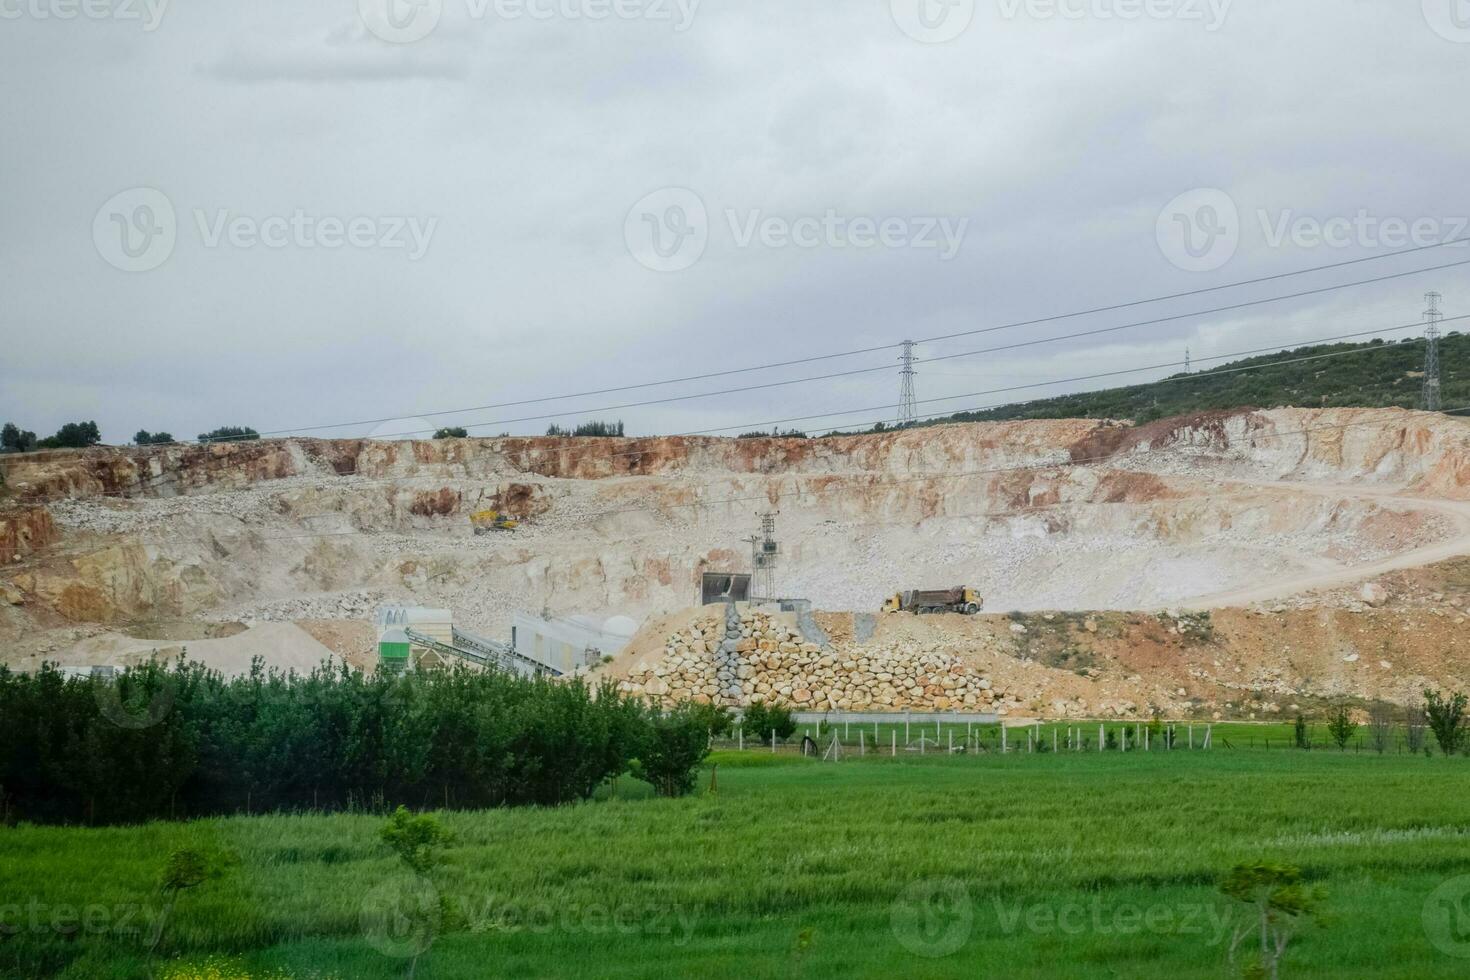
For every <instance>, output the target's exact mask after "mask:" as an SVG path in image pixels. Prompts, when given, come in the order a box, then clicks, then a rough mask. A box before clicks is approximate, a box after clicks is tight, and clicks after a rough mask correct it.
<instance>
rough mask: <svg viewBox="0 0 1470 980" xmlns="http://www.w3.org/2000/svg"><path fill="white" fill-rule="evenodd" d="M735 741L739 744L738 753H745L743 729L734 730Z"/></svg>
mask: <svg viewBox="0 0 1470 980" xmlns="http://www.w3.org/2000/svg"><path fill="white" fill-rule="evenodd" d="M735 739H736V741H737V742H738V743H739V744H740V751H741V752H744V751H745V729H744V728H737V729H735Z"/></svg>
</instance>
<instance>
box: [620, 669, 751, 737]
mask: <svg viewBox="0 0 1470 980" xmlns="http://www.w3.org/2000/svg"><path fill="white" fill-rule="evenodd" d="M608 659H609V660H611V659H612V658H611V657H609V658H608ZM689 710H690V712H691V713H692V714H693V715H694V717H695V718H697V719H698V720H699V722H700V723H701V724H702V725H704V728H705V731H707V732H709V737H710V738H722V737H724V736H726V735H728V734H730V732H731V731H732V730H733V729H734V727H735V717H734V715H733V714H732V713H731V711H730V709H729V708H726V707H723V706H722V705H718V704H690V706H689Z"/></svg>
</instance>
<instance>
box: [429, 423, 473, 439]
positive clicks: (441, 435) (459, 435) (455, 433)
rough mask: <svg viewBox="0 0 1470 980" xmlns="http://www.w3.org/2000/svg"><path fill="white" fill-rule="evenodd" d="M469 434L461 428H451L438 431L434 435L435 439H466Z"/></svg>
mask: <svg viewBox="0 0 1470 980" xmlns="http://www.w3.org/2000/svg"><path fill="white" fill-rule="evenodd" d="M469 436H470V434H469V432H468V431H467V430H466V429H464V428H463V427H461V426H458V425H456V426H451V427H450V428H448V429H440V430H439V431H437V432H435V433H434V438H435V439H468V438H469Z"/></svg>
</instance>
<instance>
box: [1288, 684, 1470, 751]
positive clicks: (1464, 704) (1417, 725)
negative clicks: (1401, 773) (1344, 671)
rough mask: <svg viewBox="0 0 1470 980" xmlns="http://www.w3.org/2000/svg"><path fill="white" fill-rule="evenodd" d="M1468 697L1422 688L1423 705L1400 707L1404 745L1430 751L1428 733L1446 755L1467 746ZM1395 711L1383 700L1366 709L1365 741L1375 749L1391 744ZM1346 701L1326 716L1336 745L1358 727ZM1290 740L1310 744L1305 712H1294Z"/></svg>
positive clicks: (1469, 741) (1469, 729) (1303, 745)
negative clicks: (1294, 719) (1366, 730)
mask: <svg viewBox="0 0 1470 980" xmlns="http://www.w3.org/2000/svg"><path fill="white" fill-rule="evenodd" d="M1467 708H1470V697H1467V696H1466V695H1465V694H1462V693H1459V692H1441V691H1434V690H1430V689H1425V691H1424V703H1423V704H1422V705H1410V706H1409V707H1407V708H1405V709H1404V711H1403V719H1402V720H1403V738H1404V746H1405V747H1406V748H1407V749H1408V750H1409V751H1410V752H1413V753H1419V752H1424V753H1426V754H1428V752H1429V741H1428V738H1427V735H1428V734H1431V733H1432V734H1433V735H1434V740H1435V741H1436V742H1437V743H1439V750H1440V751H1441V752H1442V753H1444V754H1445V755H1447V756H1448V755H1455V754H1456V753H1458V752H1461V751H1463V750H1465V749H1466V748H1467V747H1470V714H1467ZM1396 715H1397V711H1396V710H1395V709H1394V707H1393V706H1392V705H1390V704H1385V703H1382V702H1379V703H1376V704H1374V705H1373V706H1372V707H1371V708H1369V709H1368V726H1367V727H1368V744H1369V746H1370V747H1371V748H1372V749H1373V750H1374V751H1375V752H1386V751H1388V749H1389V748H1390V747H1391V746H1392V744H1393V740H1394V737H1395V736H1394V729H1395V726H1396V724H1397V723H1398V718H1397V717H1396ZM1361 727H1362V726H1360V725H1359V724H1358V722H1357V721H1356V720H1355V719H1354V718H1353V713H1352V711H1351V709H1350V708H1349V707H1348V706H1347V705H1346V704H1339V705H1337V706H1336V707H1334V708H1333V709H1332V710H1331V712H1330V713H1329V714H1328V716H1327V734H1328V737H1330V738H1331V739H1332V742H1333V744H1334V745H1336V746H1337V747H1338V748H1339V749H1346V748H1347V747H1348V743H1349V742H1351V741H1352V740H1353V737H1354V736H1355V735H1357V734H1358V730H1359V728H1361ZM1292 738H1293V741H1294V742H1295V743H1296V747H1297V748H1299V749H1310V748H1312V736H1311V730H1310V729H1309V728H1308V726H1307V719H1306V716H1305V715H1297V716H1296V724H1295V725H1294V726H1293V733H1292Z"/></svg>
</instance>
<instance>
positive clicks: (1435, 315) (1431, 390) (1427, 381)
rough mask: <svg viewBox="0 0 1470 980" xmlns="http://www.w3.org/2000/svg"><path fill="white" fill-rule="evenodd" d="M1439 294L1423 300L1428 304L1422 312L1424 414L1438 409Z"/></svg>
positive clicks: (1425, 296) (1427, 294)
mask: <svg viewBox="0 0 1470 980" xmlns="http://www.w3.org/2000/svg"><path fill="white" fill-rule="evenodd" d="M1440 299H1441V297H1440V295H1439V293H1426V294H1425V295H1424V300H1425V302H1426V303H1428V304H1429V309H1427V310H1425V311H1424V322H1425V323H1426V324H1428V327H1427V329H1425V331H1424V341H1425V345H1424V346H1425V348H1426V351H1425V354H1424V410H1425V411H1426V412H1437V411H1439V409H1440V398H1439V324H1440V321H1441V320H1443V319H1444V314H1443V313H1441V312H1440V311H1439V301H1440Z"/></svg>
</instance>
